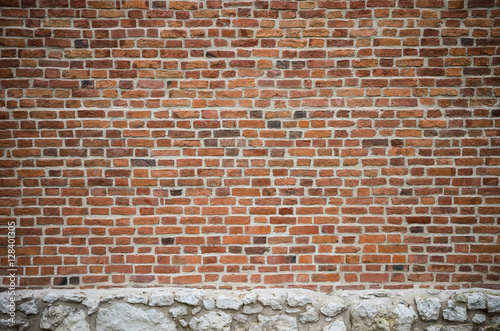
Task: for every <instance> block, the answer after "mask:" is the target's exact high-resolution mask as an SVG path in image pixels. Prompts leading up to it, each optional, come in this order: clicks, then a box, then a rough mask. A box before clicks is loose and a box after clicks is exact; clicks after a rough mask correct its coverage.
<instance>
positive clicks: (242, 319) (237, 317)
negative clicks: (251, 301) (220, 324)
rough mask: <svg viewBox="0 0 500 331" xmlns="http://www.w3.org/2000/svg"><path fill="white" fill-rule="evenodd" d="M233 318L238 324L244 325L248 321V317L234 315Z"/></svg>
mask: <svg viewBox="0 0 500 331" xmlns="http://www.w3.org/2000/svg"><path fill="white" fill-rule="evenodd" d="M233 318H234V320H235V321H236V322H240V323H246V322H247V321H248V316H246V315H243V314H234V316H233Z"/></svg>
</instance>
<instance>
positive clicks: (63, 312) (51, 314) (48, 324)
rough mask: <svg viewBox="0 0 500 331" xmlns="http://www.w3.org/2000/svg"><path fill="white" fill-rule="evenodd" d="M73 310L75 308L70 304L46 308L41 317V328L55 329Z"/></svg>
mask: <svg viewBox="0 0 500 331" xmlns="http://www.w3.org/2000/svg"><path fill="white" fill-rule="evenodd" d="M72 311H73V308H71V307H68V306H50V307H47V308H45V309H44V311H43V312H42V318H41V319H40V329H44V330H47V329H50V330H55V329H56V328H57V326H59V324H61V322H62V321H63V320H64V319H65V318H66V316H68V315H69V314H70V313H71V312H72Z"/></svg>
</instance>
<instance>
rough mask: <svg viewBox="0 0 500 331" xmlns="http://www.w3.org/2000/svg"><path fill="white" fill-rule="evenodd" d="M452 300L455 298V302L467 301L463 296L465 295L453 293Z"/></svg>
mask: <svg viewBox="0 0 500 331" xmlns="http://www.w3.org/2000/svg"><path fill="white" fill-rule="evenodd" d="M453 300H455V302H458V303H467V298H466V297H465V295H463V294H461V293H460V294H455V295H454V296H453Z"/></svg>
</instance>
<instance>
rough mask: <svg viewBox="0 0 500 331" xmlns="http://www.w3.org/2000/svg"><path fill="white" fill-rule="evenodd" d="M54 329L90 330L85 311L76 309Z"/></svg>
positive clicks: (65, 330) (68, 330)
mask: <svg viewBox="0 0 500 331" xmlns="http://www.w3.org/2000/svg"><path fill="white" fill-rule="evenodd" d="M54 331H90V325H89V322H88V321H87V315H86V314H85V311H84V310H83V309H74V310H73V311H72V312H71V313H69V315H68V316H66V318H65V319H63V321H62V322H61V324H59V326H58V327H57V328H56V329H54Z"/></svg>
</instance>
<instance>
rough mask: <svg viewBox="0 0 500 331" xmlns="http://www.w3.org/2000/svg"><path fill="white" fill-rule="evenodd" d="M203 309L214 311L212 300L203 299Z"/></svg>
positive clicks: (213, 301)
mask: <svg viewBox="0 0 500 331" xmlns="http://www.w3.org/2000/svg"><path fill="white" fill-rule="evenodd" d="M203 307H205V309H206V310H212V309H214V308H215V300H214V299H212V298H205V299H203Z"/></svg>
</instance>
